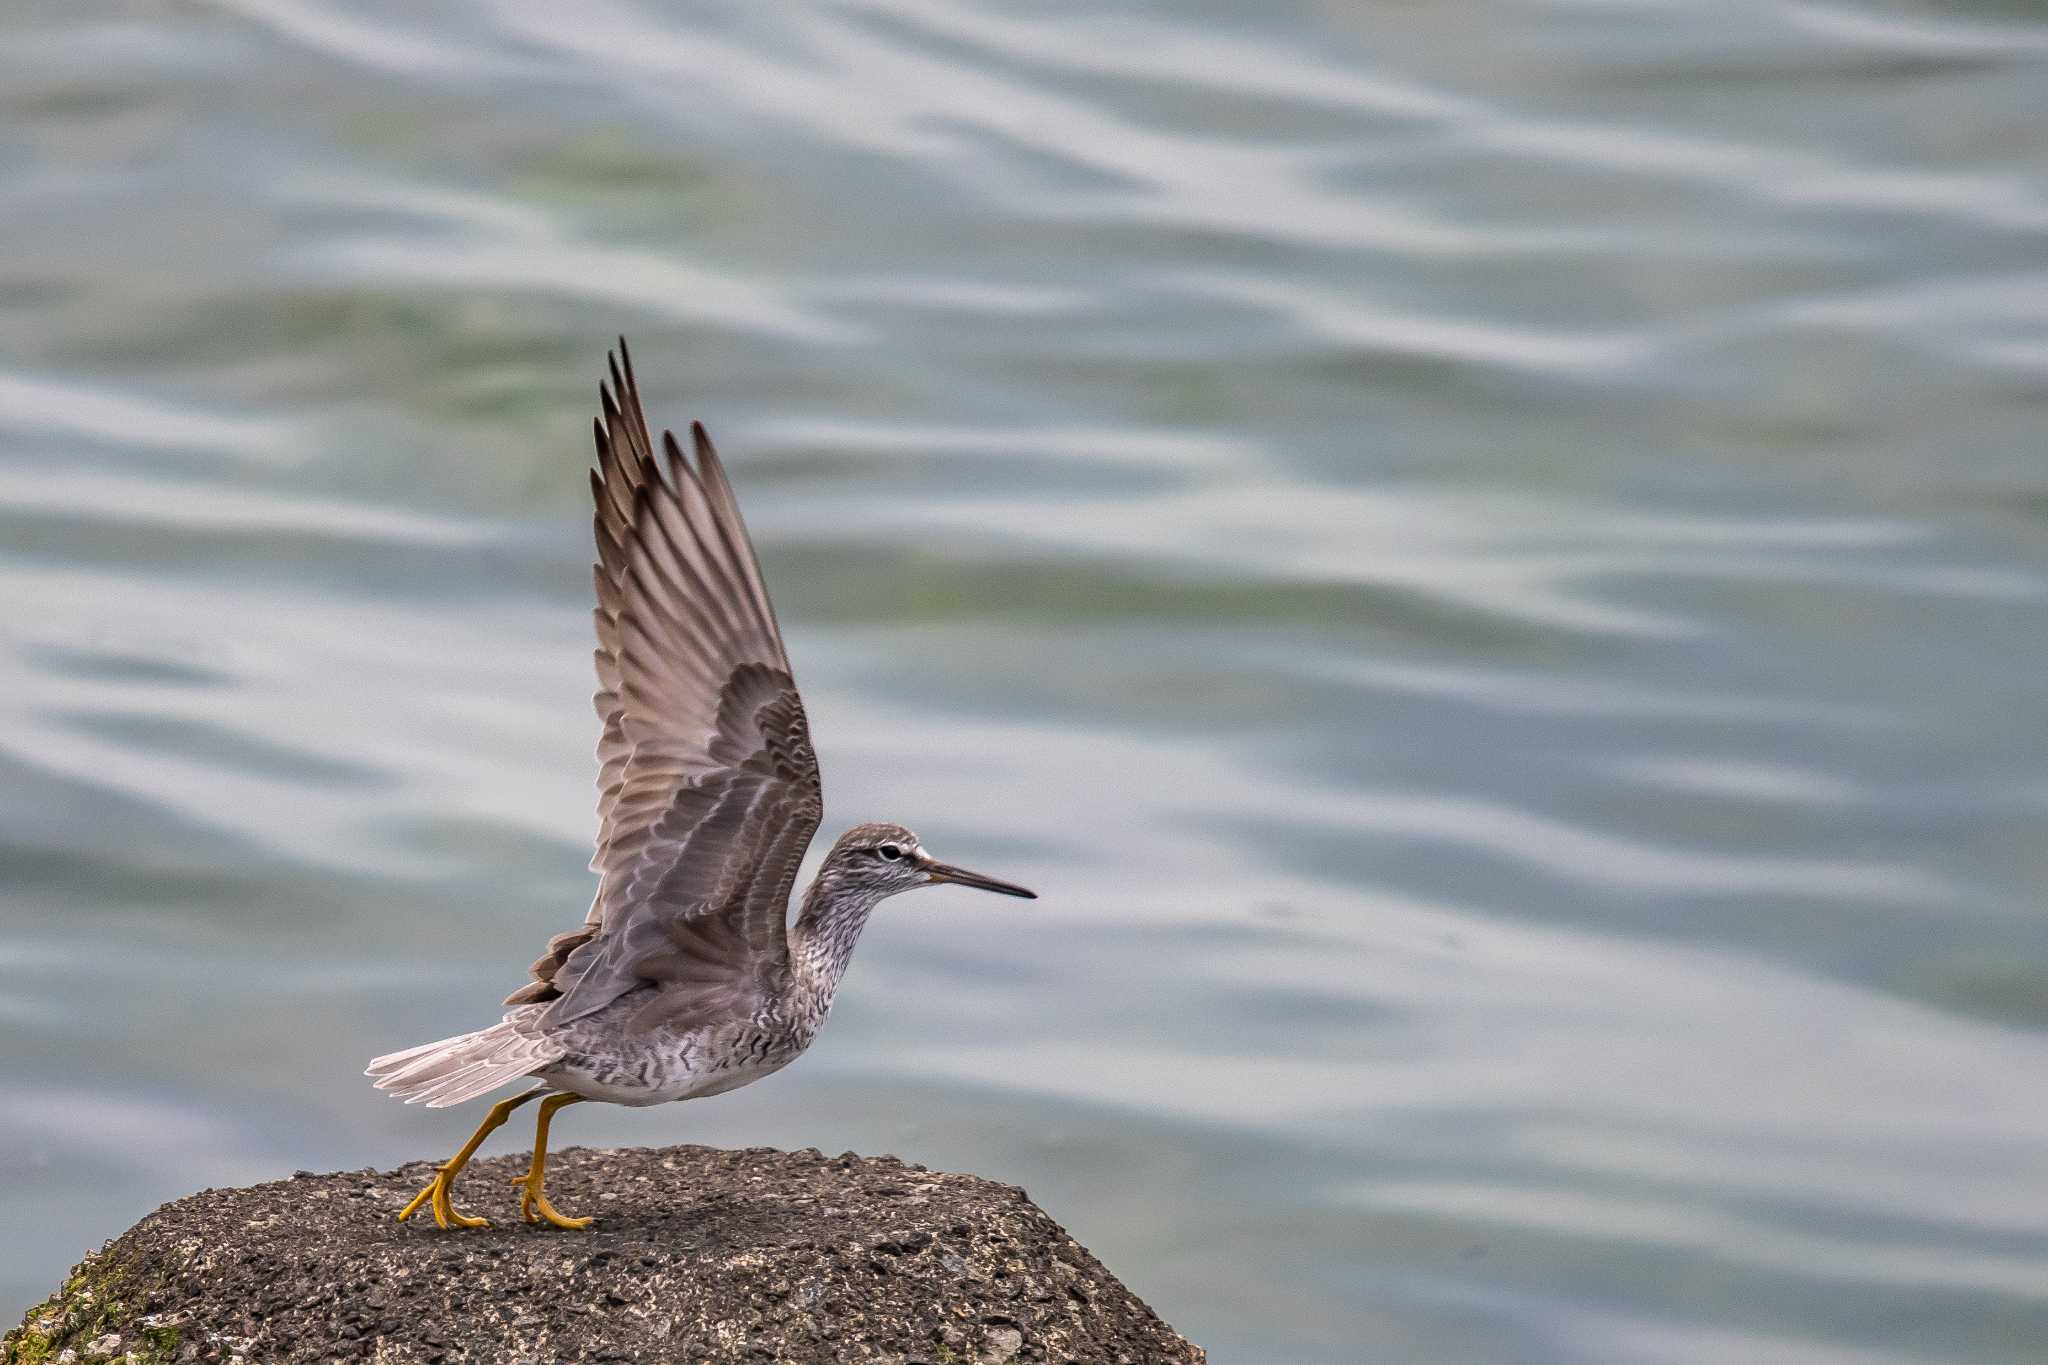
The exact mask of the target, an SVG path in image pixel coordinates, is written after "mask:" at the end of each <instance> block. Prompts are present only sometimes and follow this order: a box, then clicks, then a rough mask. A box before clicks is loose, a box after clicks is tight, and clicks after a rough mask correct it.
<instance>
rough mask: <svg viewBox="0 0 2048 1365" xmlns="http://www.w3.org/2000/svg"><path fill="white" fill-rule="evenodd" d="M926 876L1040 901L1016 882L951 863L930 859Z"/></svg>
mask: <svg viewBox="0 0 2048 1365" xmlns="http://www.w3.org/2000/svg"><path fill="white" fill-rule="evenodd" d="M924 875H925V876H927V877H929V878H931V880H933V881H935V882H952V883H954V884H955V885H957V886H971V887H973V888H974V889H975V890H977V891H994V892H996V893H997V894H999V895H1004V896H1022V897H1023V898H1024V899H1025V900H1027V901H1035V900H1037V899H1038V893H1037V892H1036V891H1027V890H1025V889H1024V888H1023V887H1021V886H1019V885H1017V884H1016V883H1015V882H1005V881H998V880H996V879H995V878H994V877H984V876H982V875H981V874H980V873H979V872H969V871H968V870H967V869H966V868H964V867H954V866H952V865H951V864H950V863H939V862H933V861H932V860H931V859H929V858H927V859H926V860H925V864H924Z"/></svg>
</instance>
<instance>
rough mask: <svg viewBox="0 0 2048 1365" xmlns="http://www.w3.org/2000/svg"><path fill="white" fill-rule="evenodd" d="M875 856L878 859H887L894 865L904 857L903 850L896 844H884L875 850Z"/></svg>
mask: <svg viewBox="0 0 2048 1365" xmlns="http://www.w3.org/2000/svg"><path fill="white" fill-rule="evenodd" d="M875 856H876V857H877V858H886V859H887V860H888V861H890V862H892V863H893V862H895V861H896V860H897V859H898V858H901V857H902V856H903V850H902V849H900V848H898V847H897V846H896V845H894V844H883V845H881V846H880V847H878V848H877V849H876V850H875Z"/></svg>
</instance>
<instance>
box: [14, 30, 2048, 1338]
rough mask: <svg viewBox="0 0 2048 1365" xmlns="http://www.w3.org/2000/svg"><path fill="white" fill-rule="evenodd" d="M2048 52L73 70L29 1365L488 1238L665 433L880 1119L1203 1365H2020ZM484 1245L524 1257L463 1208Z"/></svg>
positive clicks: (1976, 36) (26, 163)
mask: <svg viewBox="0 0 2048 1365" xmlns="http://www.w3.org/2000/svg"><path fill="white" fill-rule="evenodd" d="M2044 66H2048V18H2044V16H2043V15H2042V13H2041V12H2040V10H2039V9H2038V7H2033V6H2026V5H2020V4H2001V3H1998V0H1976V3H1969V4H1963V3H1954V4H1949V5H1944V6H1932V5H1911V4H1904V3H1889V2H1887V0H1854V2H1853V3H1852V2H1849V0H1842V2H1836V0H1825V2H1819V3H1801V2H1798V0H1756V2H1755V3H1725V2H1724V3H1711V4H1710V3H1704V2H1703V0H1701V2H1696V3H1680V2H1679V0H1669V2H1667V3H1650V2H1648V0H1645V2H1643V3H1634V2H1631V0H1622V2H1620V3H1594V2H1592V0H1587V2H1585V3H1572V2H1559V3H1523V4H1506V3H1472V2H1471V0H1463V2H1460V0H1450V2H1449V3H1437V4H1429V5H1411V6H1387V5H1375V6H1327V5H1326V6H1316V5H1239V6H1235V7H1228V6H1221V5H1207V6H1198V5H1188V4H1181V5H1159V6H1150V7H1129V8H1118V9H1113V10H1112V9H1105V8H1103V7H1100V6H1097V5H1065V6H1058V5H1055V6H1016V7H1009V6H998V5H984V4H979V3H971V2H970V0H882V3H871V4H864V5H857V6H856V5H849V4H797V3H791V4H784V5H775V6H766V5H761V6H716V7H713V6H705V7H698V8H696V9H694V10H691V11H689V12H683V13H670V12H667V11H666V8H665V7H655V6H651V5H629V4H593V5H587V6H578V7H576V12H575V14H574V15H573V17H572V16H571V15H569V13H568V12H567V11H565V10H564V9H563V8H562V7H560V6H559V5H553V4H543V3H519V2H515V0H496V3H486V4H477V5H470V6H463V7H444V8H442V9H440V10H439V11H438V12H435V13H432V14H422V13H420V12H418V8H417V7H415V6H410V5H402V4H382V5H342V4H336V3H327V2H326V0H230V2H229V3H215V4H205V5H189V6H170V7H162V6H149V5H119V4H107V3H96V2H92V0H88V2H87V3H66V4H29V5H17V6H13V7H10V8H9V9H8V11H7V13H6V14H5V16H4V17H0V241H4V242H5V249H4V251H0V601H4V603H5V607H4V612H0V773H4V776H0V1029H4V1034H0V1080H4V1082H5V1084H6V1093H7V1095H8V1103H7V1104H6V1105H5V1106H4V1113H0V1179H4V1181H5V1185H6V1189H7V1196H6V1205H5V1212H4V1213H0V1220H4V1226H5V1235H4V1236H0V1310H4V1311H0V1318H6V1319H9V1320H11V1319H12V1316H13V1315H14V1313H15V1312H16V1311H17V1310H18V1309H19V1308H20V1307H22V1306H23V1305H25V1304H27V1303H29V1302H30V1301H32V1300H34V1299H36V1298H39V1297H40V1296H41V1295H42V1294H43V1293H44V1292H46V1291H47V1290H48V1289H49V1288H50V1287H52V1286H53V1285H54V1283H55V1282H56V1281H57V1280H58V1279H59V1278H60V1276H61V1274H62V1272H63V1271H64V1269H65V1268H66V1267H67V1266H68V1265H69V1264H70V1263H71V1262H72V1261H73V1260H75V1259H76V1258H77V1257H78V1256H79V1255H80V1254H82V1253H83V1252H84V1251H85V1250H86V1249H87V1248H88V1247H90V1246H92V1245H95V1244H97V1243H98V1241H99V1240H100V1239H102V1238H104V1237H107V1236H109V1235H111V1234H113V1233H115V1232H118V1231H119V1230H120V1229H122V1228H123V1227H125V1226H126V1225H127V1224H129V1223H130V1222H132V1221H133V1220H134V1219H135V1218H137V1217H138V1216H140V1215H141V1214H142V1213H144V1212H146V1211H147V1210H148V1209H149V1208H151V1207H152V1206H154V1205H155V1204H157V1203H158V1202H160V1201H162V1200H165V1199H169V1198H173V1197H175V1196H177V1195H180V1194H183V1193H186V1192H188V1191H190V1190H192V1189H195V1188H197V1187H200V1186H202V1185H206V1184H209V1183H223V1182H242V1181H253V1180H258V1179H264V1178H268V1177H274V1176H278V1175H282V1174H285V1173H287V1172H289V1171H291V1170H293V1169H295V1168H299V1167H308V1168H318V1169H325V1168H334V1167H359V1166H363V1165H368V1164H379V1165H382V1164H388V1163H395V1162H397V1161H400V1160H403V1159H408V1158H413V1157H420V1156H426V1155H434V1154H439V1153H441V1152H442V1151H444V1150H446V1149H449V1148H451V1147H452V1146H453V1145H454V1144H455V1143H456V1142H457V1141H458V1140H459V1139H460V1137H461V1136H462V1134H463V1132H464V1131H466V1129H467V1126H468V1124H469V1123H470V1122H471V1121H472V1116H471V1115H470V1114H469V1113H468V1112H467V1111H463V1112H458V1113H455V1114H439V1115H431V1114H423V1113H421V1112H420V1111H418V1110H416V1109H405V1108H401V1107H400V1106H398V1105H395V1104H392V1103H390V1102H389V1101H387V1100H385V1099H383V1098H381V1097H379V1096H377V1095H375V1094H373V1093H372V1092H371V1091H370V1090H369V1088H368V1087H367V1085H366V1084H365V1083H364V1082H363V1081H362V1080H361V1078H360V1077H359V1075H358V1072H359V1071H360V1068H361V1065H362V1063H363V1061H364V1059H365V1058H367V1057H369V1056H370V1055H372V1054H373V1053H377V1052H382V1051H386V1050H389V1049H391V1048H395V1047H398V1046H401V1045H405V1044H409V1043H412V1042H414V1041H418V1040H420V1039H424V1038H430V1037H435V1036H439V1035H441V1034H445V1033H449V1032H453V1031H456V1030H459V1029H464V1028H468V1027H472V1026H474V1025H475V1024H477V1023H479V1022H481V1021H483V1020H486V1019H488V1018H490V1017H491V1016H492V1011H493V1008H494V1006H495V1004H496V1002H497V1000H498V998H499V997H500V995H502V994H503V993H504V992H505V991H506V990H508V989H510V988H512V987H513V986H515V985H517V984H518V982H519V981H520V980H521V976H522V972H523V969H524V967H525V964H526V963H527V961H528V960H529V959H530V958H531V957H532V955H533V954H534V952H535V951H536V950H537V949H538V947H539V945H540V944H541V943H542V941H543V940H544V939H545V938H546V937H547V935H549V934H550V933H552V932H555V931H557V930H559V929H562V928H566V927H568V926H569V925H571V924H573V923H575V922H577V921H578V920H580V918H581V916H582V913H583V908H584V905H585V903H586V900H587V896H588V891H589V881H588V879H587V874H586V873H585V872H584V870H583V862H584V859H585V857H586V855H587V849H588V841H589V837H590V834H591V831H592V824H593V817H592V799H591V785H590V784H591V778H592V775H593V765H592V762H591V759H590V749H591V745H592V742H593V740H594V737H595V725H594V722H593V721H592V719H591V718H590V716H589V712H588V709H587V707H588V694H589V692H590V690H591V679H590V670H589V662H588V649H589V647H590V639H589V625H588V616H587V610H588V600H587V591H588V589H587V583H588V579H587V569H586V565H587V561H588V559H589V555H590V548H589V544H588V529H587V527H588V523H587V513H586V511H585V502H584V499H585V491H584V487H583V475H582V470H583V466H584V463H585V461H586V459H587V457H588V450H589V437H588V426H589V421H590V417H591V414H592V411H593V406H594V398H595V392H596V380H597V377H598V375H599V373H600V367H601V359H602V353H603V349H604V347H605V345H606V344H607V343H608V341H609V339H610V337H611V336H612V335H613V334H614V333H616V332H621V331H623V332H625V333H627V334H629V336H630V337H631V338H632V340H633V341H634V343H635V346H636V354H637V358H638V362H639V369H640V374H641V376H642V379H643V384H644V387H645V389H646V391H647V394H648V399H649V403H650V406H651V408H652V410H653V412H654V415H655V419H656V420H657V421H658V422H662V423H670V424H680V423H681V422H682V421H684V420H686V419H687V418H688V417H690V416H702V417H703V418H705V419H706V420H707V421H708V422H709V423H710V424H711V426H712V429H713V431H714V432H715V433H716V434H717V435H718V437H719V439H720V441H721V444H722V446H723V448H724V449H725V450H726V452H727V454H728V459H729V462H730V464H731V466H732V468H733V471H734V475H735V477H736V479H737V481H738V483H739V486H740V491H741V494H742V496H743V498H744V501H745V504H746V507H747V510H748V514H749V516H750V518H751V520H752V522H753V525H754V528H755V531H756V534H757V537H758V538H759V540H760V541H761V547H762V554H763V557H764V559H765V560H766V563H767V569H768V574H769V577H770V581H771V582H772V584H773V586H774V589H775V592H776V595H777V599H778V602H779V604H780V607H781V610H782V616H783V620H784V622H785V625H786V627H787V630H788V633H789V636H790V652H791V654H792V656H793V658H794V660H795V663H796V666H797V671H798V674H799V677H800V679H801V681H802V683H803V686H804V690H805V693H806V696H807V698H808V699H809V703H810V709H811V715H812V718H813V724H814V728H815V730H816V734H817V737H818V740H819V746H820V749H821V753H822V761H823V767H824V772H825V777H826V786H827V795H828V801H829V807H830V809H829V811H828V832H830V831H835V830H836V829H838V828H840V827H843V826H844V825H845V824H847V823H851V822H852V821H854V820H857V819H863V818H869V817H889V818H897V819H902V820H905V821H907V822H909V823H911V824H912V825H913V826H914V827H916V828H917V829H918V830H919V831H920V832H921V833H922V834H923V835H924V837H925V838H926V840H927V842H928V843H929V844H930V845H931V847H932V848H933V849H934V850H936V851H938V852H939V853H941V854H942V855H943V856H949V857H953V858H957V859H958V860H960V861H962V862H966V863H969V864H971V865H974V866H980V867H986V868H987V869H988V870H990V871H992V872H995V873H997V874H999V875H1003V876H1009V877H1015V878H1017V879H1018V880H1021V881H1023V882H1026V883H1028V884H1030V885H1032V886H1034V887H1036V888H1037V889H1038V890H1039V891H1040V893H1041V894H1042V896H1043V899H1042V900H1040V901H1039V902H1037V903H1036V904H1035V905H1032V906H1030V907H1021V906H1019V905H1017V904H1015V903H1011V902H1005V901H996V900H995V899H994V898H986V899H977V898H975V897H972V896H970V895H968V894H967V893H964V892H962V893H945V894H939V893H933V894H931V895H930V896H929V897H919V898H914V899H912V900H908V901H901V902H897V903H895V904H893V905H892V906H890V907H889V908H888V909H887V910H886V911H885V913H884V914H883V915H882V916H881V917H880V918H879V920H878V921H877V923H876V925H875V927H874V928H873V929H872V930H871V931H870V934H869V937H868V939H867V941H866V942H864V943H863V945H862V947H861V951H860V954H859V957H858V959H857V960H856V963H855V968H854V972H853V975H852V978H851V980H850V983H849V985H848V987H847V989H846V991H845V992H844V993H843V994H842V996H841V1004H840V1007H839V1010H838V1012H837V1013H836V1015H835V1017H834V1018H833V1021H832V1024H831V1026H830V1028H829V1029H828V1030H827V1032H826V1034H825V1036H824V1038H823V1039H822V1041H821V1043H820V1045H819V1046H818V1048H817V1049H816V1050H815V1051H814V1053H813V1054H812V1055H811V1056H809V1057H807V1058H806V1059H805V1060H804V1061H803V1062H802V1063H801V1064H799V1065H798V1066H797V1067H796V1068H795V1069H793V1070H792V1071H791V1072H789V1073H788V1074H786V1075H783V1076H780V1077H777V1078H775V1079H774V1080H773V1081H772V1082H770V1083H768V1084H764V1085H761V1086H757V1087H754V1088H752V1089H749V1090H747V1091H745V1092H742V1093H739V1094H735V1095H732V1096H728V1097H725V1098H722V1099H719V1100H717V1101H715V1102H712V1103H707V1104H702V1105H693V1106H689V1107H686V1108H676V1109H671V1110H665V1111H654V1112H645V1113H628V1112H624V1111H614V1110H601V1109H588V1110H578V1111H574V1112H573V1113H571V1114H570V1115H569V1116H568V1117H567V1118H565V1119H564V1125H565V1126H564V1128H563V1130H562V1134H563V1136H564V1138H565V1139H566V1140H568V1141H570V1142H588V1143H663V1142H673V1141H685V1140H694V1141H706V1142H713V1143H723V1144H747V1143H774V1144H778V1145H783V1146H792V1147H798V1146H806V1145H816V1146H819V1147H823V1148H825V1149H827V1150H831V1151H838V1150H842V1149H845V1148H854V1149H857V1150H861V1151H867V1152H875V1151H891V1152H897V1153H900V1154H902V1155H904V1156H906V1157H908V1158H911V1159H915V1160H920V1161H924V1162H927V1163H930V1164H933V1165H936V1166H943V1167H951V1168H958V1169H969V1170H974V1171H978V1172H982V1173H985V1174H988V1175H991V1176H995V1177H998V1178H1001V1179H1005V1180H1010V1181H1015V1182H1018V1183H1021V1184H1023V1185H1025V1186H1026V1187H1028V1188H1029V1189H1030V1190H1031V1191H1032V1193H1033V1194H1034V1195H1035V1196H1036V1197H1037V1198H1038V1199H1039V1200H1040V1201H1041V1202H1042V1203H1044V1204H1045V1206H1046V1207H1047V1208H1048V1209H1050V1210H1052V1211H1053V1213H1054V1214H1055V1215H1057V1216H1058V1217H1060V1218H1062V1219H1063V1220H1064V1221H1065V1222H1066V1223H1067V1224H1068V1225H1069V1226H1070V1227H1071V1228H1072V1229H1073V1230H1074V1232H1075V1233H1076V1235H1078V1236H1079V1237H1080V1238H1081V1239H1082V1240H1083V1241H1084V1242H1086V1243H1087V1244H1088V1245H1090V1246H1091V1247H1092V1248H1094V1249H1095V1250H1096V1251H1098V1252H1099V1253H1100V1254H1101V1255H1102V1256H1103V1257H1104V1259H1105V1260H1107V1261H1108V1262H1109V1264H1111V1265H1112V1266H1113V1267H1115V1268H1116V1269H1117V1270H1118V1271H1119V1272H1120V1273H1121V1274H1122V1275H1123V1276H1124V1277H1125V1278H1127V1279H1128V1281H1129V1282H1130V1283H1131V1284H1132V1285H1133V1286H1134V1287H1135V1288H1136V1289H1138V1290H1139V1291H1140V1292H1141V1293H1142V1294H1143V1295H1145V1297H1146V1298H1147V1299H1149V1300H1150V1301H1151V1302H1152V1303H1153V1304H1155V1305H1156V1306H1157V1307H1158V1308H1159V1309H1160V1311H1161V1312H1162V1313H1163V1314H1164V1315H1165V1316H1166V1317H1167V1318H1168V1319H1169V1320H1170V1321H1172V1322H1174V1323H1175V1324H1176V1325H1178V1326H1179V1327H1181V1328H1182V1329H1183V1330H1185V1331H1186V1332H1188V1333H1189V1334H1190V1335H1191V1336H1193V1337H1194V1338H1195V1339H1196V1340H1198V1341H1201V1342H1203V1343H1204V1344H1206V1345H1208V1346H1210V1347H1211V1348H1212V1349H1213V1351H1214V1352H1215V1358H1216V1359H1217V1360H1218V1361H1229V1362H1257V1363H1259V1365H1310V1363H1312V1362H1313V1363H1316V1365H1348V1363H1349V1362H1354V1361H1398V1360H1430V1361H1436V1362H1501V1363H1507V1362H1512V1363H1513V1365H1529V1363H1531V1362H1551V1361H1555V1362H1570V1363H1571V1365H1582V1363H1586V1362H1591V1363H1593V1365H1601V1363H1604V1362H1672V1363H1674V1365H1676V1363H1679V1362H1687V1363H1689V1362H1700V1363H1701V1365H1705V1363H1706V1362H1715V1363H1716V1365H1719V1362H1725V1361H1730V1360H1740V1361H1744V1362H1759V1363H1761V1365H1792V1363H1794V1362H1797V1363H1798V1365H1850V1363H1851V1362H1855V1363H1856V1365H1879V1363H1882V1365H1903V1363H1904V1362H1922V1361H1969V1362H2005V1361H2013V1362H2018V1361H2029V1362H2031V1361H2037V1360H2038V1359H2039V1358H2040V1350H2041V1342H2042V1341H2043V1339H2044V1335H2048V1099H2044V1096H2043V1092H2042V1088H2041V1081H2042V1077H2043V1075H2044V1068H2048V1032H2044V1030H2048V917H2044V915H2043V914H2042V912H2041V908H2040V888H2041V886H2042V885H2043V884H2044V883H2048V839H2044V838H2043V837H2042V831H2043V829H2044V823H2048V724H2044V722H2048V689H2044V688H2043V684H2042V679H2043V677H2044V676H2048V631H2044V630H2043V629H2042V620H2043V616H2042V610H2043V598H2044V595H2048V458H2044V454H2043V444H2042V431H2043V418H2044V416H2048V268H2044V266H2043V261H2044V260H2048V256H2044V248H2048V140H2044V139H2043V138H2042V137H2041V134H2040V130H2041V128H2042V127H2043V126H2044V120H2048V73H2044V70H2043V68H2044ZM473 1197H474V1198H475V1202H476V1203H477V1204H478V1205H479V1206H480V1207H482V1208H484V1209H485V1210H486V1211H490V1212H495V1213H498V1214H503V1213H504V1212H505V1211H506V1208H507V1207H509V1206H503V1201H502V1200H499V1201H498V1204H499V1205H500V1207H493V1205H492V1203H491V1200H492V1198H493V1196H491V1195H490V1194H489V1192H487V1191H476V1192H473Z"/></svg>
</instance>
